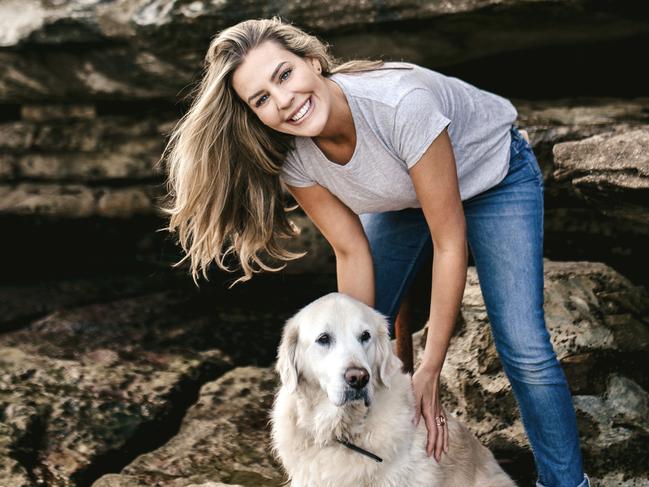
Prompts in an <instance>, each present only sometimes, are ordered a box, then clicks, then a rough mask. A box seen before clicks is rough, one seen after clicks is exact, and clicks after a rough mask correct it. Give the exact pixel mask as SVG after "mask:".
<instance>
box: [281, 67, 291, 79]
mask: <svg viewBox="0 0 649 487" xmlns="http://www.w3.org/2000/svg"><path fill="white" fill-rule="evenodd" d="M291 71H293V70H292V69H287V70H286V71H284V72H283V73H282V76H280V79H281V80H282V81H286V80H287V79H288V75H289V74H291Z"/></svg>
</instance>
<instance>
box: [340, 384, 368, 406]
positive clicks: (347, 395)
mask: <svg viewBox="0 0 649 487" xmlns="http://www.w3.org/2000/svg"><path fill="white" fill-rule="evenodd" d="M360 400H362V401H363V403H364V404H365V407H370V403H371V402H372V401H371V399H370V395H369V394H368V393H367V388H366V387H364V388H362V389H351V388H348V389H345V392H344V393H343V401H342V404H341V406H344V405H345V404H348V403H350V402H354V401H360Z"/></svg>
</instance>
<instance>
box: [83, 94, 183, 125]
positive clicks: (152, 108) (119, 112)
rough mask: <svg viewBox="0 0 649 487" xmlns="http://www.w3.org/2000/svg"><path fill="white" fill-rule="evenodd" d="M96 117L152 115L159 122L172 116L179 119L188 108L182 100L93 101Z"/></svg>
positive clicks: (131, 117)
mask: <svg viewBox="0 0 649 487" xmlns="http://www.w3.org/2000/svg"><path fill="white" fill-rule="evenodd" d="M94 105H95V109H96V111H97V116H98V117H106V116H127V117H129V119H133V118H134V117H135V116H136V114H137V117H141V116H146V115H154V116H156V117H158V118H159V120H167V119H168V118H169V119H170V118H171V117H172V116H177V117H180V116H181V115H182V114H183V113H184V112H185V111H186V110H187V107H188V104H187V103H185V102H183V101H182V100H178V101H172V100H168V99H165V98H151V99H149V100H97V101H94Z"/></svg>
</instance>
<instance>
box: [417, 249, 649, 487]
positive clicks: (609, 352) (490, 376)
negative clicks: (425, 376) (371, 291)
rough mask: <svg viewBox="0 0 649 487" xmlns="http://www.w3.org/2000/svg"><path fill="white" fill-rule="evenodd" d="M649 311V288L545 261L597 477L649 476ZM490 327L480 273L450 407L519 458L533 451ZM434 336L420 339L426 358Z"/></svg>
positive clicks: (450, 382) (450, 363) (600, 270)
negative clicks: (648, 357)
mask: <svg viewBox="0 0 649 487" xmlns="http://www.w3.org/2000/svg"><path fill="white" fill-rule="evenodd" d="M648 311H649V296H647V294H646V292H645V291H644V290H643V289H642V288H638V287H635V286H633V285H632V284H631V283H630V282H629V281H628V280H626V279H625V278H624V277H622V276H621V275H620V274H618V273H617V272H615V271H614V270H613V269H611V268H609V267H607V266H605V265H603V264H598V263H586V262H584V263H559V262H551V261H546V263H545V315H546V322H547V326H548V329H549V331H550V334H551V337H552V343H553V345H554V348H555V351H556V352H557V356H558V358H559V360H560V362H561V364H562V366H563V368H564V370H565V372H566V376H567V378H568V382H569V383H570V386H571V389H572V393H573V397H574V403H575V407H576V410H577V415H578V421H579V428H580V435H581V440H582V449H583V452H584V459H585V464H586V470H587V471H588V472H589V473H590V474H591V475H593V476H606V475H609V474H614V473H615V472H617V471H619V470H622V471H624V472H625V473H626V474H627V475H631V476H632V477H633V478H636V477H637V478H644V477H646V475H647V473H648V472H647V465H649V463H648V462H647V461H646V459H647V456H648V455H649V448H647V446H648V445H649V442H647V437H648V433H649V430H648V429H647V426H648V425H647V417H649V416H647V407H648V406H647V405H648V403H647V398H648V393H647V390H649V382H648V381H647V377H648V372H649V369H648V368H647V367H648V365H647V363H646V360H644V359H643V357H645V356H646V354H647V352H648V351H649V322H647V319H646V317H647V315H648ZM488 324H489V320H488V317H487V314H486V310H485V307H484V302H483V300H482V295H481V293H480V289H479V283H478V279H477V275H476V273H475V270H474V269H473V268H472V269H470V271H469V274H468V279H467V287H466V289H465V293H464V300H463V304H462V312H461V320H460V322H459V324H458V326H457V328H456V331H455V334H454V336H453V337H452V339H451V345H450V348H449V351H448V354H447V358H446V362H445V365H444V369H443V372H442V380H443V389H444V403H445V405H446V407H447V408H448V410H449V411H451V412H452V413H453V414H455V415H456V416H458V417H460V418H461V419H462V420H464V421H465V422H466V423H467V424H468V425H469V427H470V428H471V429H472V431H473V432H474V433H476V434H477V435H478V437H480V439H481V440H482V441H483V442H484V443H486V444H487V445H488V446H490V447H491V448H492V449H493V450H495V451H496V453H497V455H502V456H510V457H511V456H513V457H514V458H517V457H520V456H521V454H522V452H525V451H528V452H529V446H528V444H527V439H526V437H525V434H524V430H523V428H522V424H521V422H520V417H519V414H518V410H517V406H516V402H515V399H514V397H513V394H512V392H511V386H510V385H509V382H508V380H507V379H506V377H505V375H504V372H503V371H502V368H501V365H500V361H499V359H498V356H497V353H496V350H495V347H494V345H493V340H492V336H491V332H490V329H489V326H488ZM425 334H426V330H423V331H421V332H419V333H418V334H417V335H416V336H415V348H416V356H417V357H418V360H419V359H420V358H421V354H422V353H423V346H424V344H425ZM606 410H608V411H606Z"/></svg>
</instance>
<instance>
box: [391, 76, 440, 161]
mask: <svg viewBox="0 0 649 487" xmlns="http://www.w3.org/2000/svg"><path fill="white" fill-rule="evenodd" d="M449 123H451V121H450V120H449V119H448V118H446V117H445V116H444V115H443V114H442V113H441V112H440V108H439V103H438V102H437V101H436V100H435V97H434V96H433V94H432V93H430V91H428V90H426V89H424V88H417V89H414V90H412V91H410V92H408V93H407V94H406V95H405V96H404V97H403V98H402V99H401V100H400V101H399V103H398V105H397V107H396V109H395V112H394V123H393V126H392V141H393V145H394V149H395V151H396V152H397V154H398V156H399V157H400V158H401V159H402V160H403V161H405V163H406V166H407V167H408V169H410V168H411V167H412V166H414V165H415V164H416V163H417V161H419V159H421V156H423V155H424V152H426V149H428V146H430V144H431V143H432V142H433V140H435V139H436V138H437V136H438V135H439V134H440V133H442V131H443V130H444V128H446V126H448V124H449Z"/></svg>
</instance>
